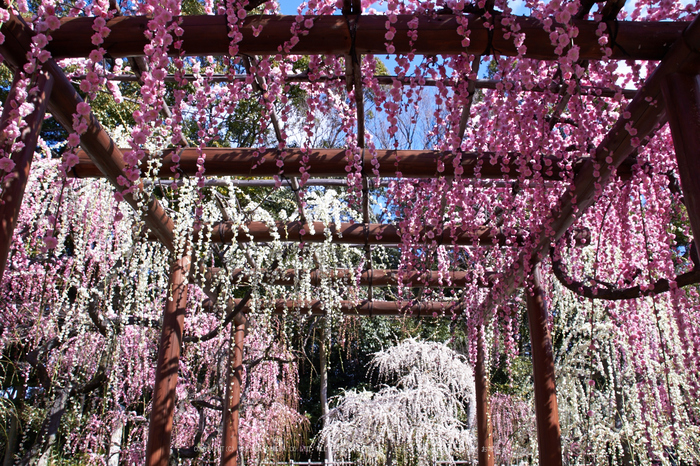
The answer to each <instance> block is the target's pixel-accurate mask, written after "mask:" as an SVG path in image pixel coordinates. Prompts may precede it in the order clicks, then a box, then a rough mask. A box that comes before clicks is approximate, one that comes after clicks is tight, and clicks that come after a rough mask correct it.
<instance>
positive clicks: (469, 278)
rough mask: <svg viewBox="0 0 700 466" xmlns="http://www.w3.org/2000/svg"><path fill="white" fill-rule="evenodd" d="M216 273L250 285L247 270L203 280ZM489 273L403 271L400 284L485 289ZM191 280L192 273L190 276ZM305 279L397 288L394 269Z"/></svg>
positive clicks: (282, 277) (286, 279)
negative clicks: (442, 274) (475, 286)
mask: <svg viewBox="0 0 700 466" xmlns="http://www.w3.org/2000/svg"><path fill="white" fill-rule="evenodd" d="M219 273H226V275H227V277H228V281H230V282H231V283H236V284H247V283H250V279H251V278H250V275H249V274H250V271H249V270H243V269H235V270H233V271H232V272H231V273H227V272H224V271H223V269H219V268H212V269H209V270H208V271H207V275H206V279H207V281H208V282H209V281H210V280H212V278H213V277H214V276H216V275H217V274H219ZM493 275H494V273H493V272H486V274H485V275H484V276H475V274H474V273H473V272H463V271H456V272H448V273H447V274H446V276H444V279H443V278H442V277H441V275H440V273H438V272H437V271H427V272H418V271H404V272H403V280H402V281H401V284H403V285H404V286H409V287H430V288H442V287H447V286H448V285H447V283H446V282H447V280H449V281H450V285H449V286H450V287H459V288H462V287H465V286H469V285H471V284H472V283H473V281H474V280H476V282H477V285H478V286H479V287H482V288H487V287H489V286H490V285H491V284H490V282H489V279H490V277H492V276H493ZM297 276H300V279H305V277H306V273H304V272H303V271H298V270H293V269H287V270H280V271H278V272H273V273H269V274H265V278H264V283H266V284H270V285H278V286H290V285H294V282H295V281H296V279H297ZM191 278H192V279H194V274H192V276H191ZM308 279H309V280H310V281H311V285H313V286H320V285H321V283H322V282H323V280H324V279H326V280H332V281H346V282H348V283H349V284H351V283H355V280H356V279H359V280H358V284H359V286H370V285H371V286H397V285H399V271H398V270H381V269H374V270H361V271H360V272H359V273H358V272H356V271H353V270H348V269H331V270H326V271H320V270H317V269H316V270H312V271H310V272H309V274H308Z"/></svg>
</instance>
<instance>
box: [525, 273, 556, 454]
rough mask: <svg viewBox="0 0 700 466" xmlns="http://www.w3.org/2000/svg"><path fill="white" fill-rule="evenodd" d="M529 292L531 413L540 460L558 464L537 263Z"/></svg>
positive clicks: (551, 366)
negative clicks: (532, 407)
mask: <svg viewBox="0 0 700 466" xmlns="http://www.w3.org/2000/svg"><path fill="white" fill-rule="evenodd" d="M531 282H532V295H531V294H530V293H527V320H528V322H529V324H530V342H531V344H532V372H533V379H534V381H535V414H536V416H537V443H538V445H539V449H540V464H546V465H547V466H561V464H562V455H561V429H560V427H559V408H558V405H557V390H556V382H555V380H554V354H553V352H552V337H551V335H550V333H549V327H548V326H547V309H546V307H545V303H544V291H543V290H542V287H541V272H540V266H539V264H537V265H535V267H534V270H533V272H532V281H531Z"/></svg>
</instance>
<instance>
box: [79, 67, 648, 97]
mask: <svg viewBox="0 0 700 466" xmlns="http://www.w3.org/2000/svg"><path fill="white" fill-rule="evenodd" d="M374 77H375V78H376V79H377V82H378V83H379V84H386V85H392V84H393V83H394V80H396V81H398V82H400V83H402V84H404V85H409V84H411V82H415V80H416V78H415V77H414V76H404V77H399V76H386V75H375V76H374ZM86 78H87V75H84V74H83V75H78V76H74V77H73V79H74V80H76V81H82V80H84V79H86ZM183 78H184V79H185V80H186V81H195V80H196V79H198V77H197V76H195V75H192V74H186V75H184V77H183ZM108 79H109V80H110V81H119V82H137V81H138V76H136V75H133V74H117V75H109V76H108ZM341 79H346V77H345V76H320V77H318V78H317V79H315V80H314V82H325V81H334V80H341ZM207 80H208V81H209V82H213V83H227V82H230V81H232V80H233V81H245V80H246V75H241V74H237V75H234V76H230V75H228V74H214V75H212V76H211V77H209V76H207ZM163 81H164V82H166V83H174V82H177V81H176V80H175V76H174V75H172V74H169V75H166V76H165V77H164V78H163ZM284 81H285V82H287V83H299V82H303V83H308V82H310V80H309V75H308V72H306V73H301V74H290V75H287V76H286V77H285V78H284ZM472 82H473V83H474V88H475V89H498V87H499V85H500V86H503V88H507V85H510V87H511V88H512V87H513V86H515V84H516V83H515V82H513V81H508V80H500V79H475V80H472ZM441 83H443V84H444V85H445V86H448V87H450V86H454V85H455V82H454V81H453V80H450V79H448V80H445V81H441ZM421 85H422V86H431V87H433V86H436V85H437V81H436V80H434V79H424V80H422V81H421ZM561 88H562V86H561V85H559V84H556V83H554V84H551V85H549V86H546V87H544V86H533V87H532V88H530V89H528V88H523V89H521V91H522V92H545V91H550V92H560V91H561ZM578 91H579V94H580V95H590V96H594V97H615V95H616V94H618V93H622V95H623V96H624V97H626V98H628V99H631V98H633V97H634V95H635V94H636V93H637V90H636V89H619V90H618V89H611V88H609V87H600V86H579V88H578Z"/></svg>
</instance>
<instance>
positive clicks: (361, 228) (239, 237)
mask: <svg viewBox="0 0 700 466" xmlns="http://www.w3.org/2000/svg"><path fill="white" fill-rule="evenodd" d="M313 227H314V232H313V233H311V232H310V227H309V225H308V224H303V223H302V222H275V223H274V224H273V225H272V226H268V224H267V223H265V222H247V223H244V224H241V225H238V224H234V223H232V222H221V223H217V224H214V225H211V226H206V227H204V228H205V230H204V232H205V234H207V235H209V234H211V241H212V242H213V243H226V244H227V243H232V242H233V241H236V242H238V243H248V242H258V243H270V242H273V241H275V240H279V241H282V242H295V243H300V242H305V243H323V242H326V241H330V242H332V243H336V244H354V245H364V244H382V245H398V244H403V232H402V231H400V229H399V228H398V227H397V226H395V225H391V224H380V223H371V224H369V225H363V224H362V223H341V224H340V225H337V224H333V223H331V224H329V225H325V224H324V223H322V222H313ZM200 231H201V230H199V229H198V230H196V231H195V238H197V237H198V235H199V234H200ZM413 233H415V234H419V235H421V237H425V236H426V235H428V234H429V233H432V234H433V238H432V239H434V240H435V241H437V242H438V243H439V244H443V245H452V244H457V245H459V246H495V245H499V246H514V245H518V244H522V243H523V241H524V239H525V235H524V233H518V234H516V235H514V236H506V235H504V234H503V233H501V232H500V230H498V229H496V228H490V227H485V226H480V227H477V228H475V229H474V230H470V231H457V232H456V233H455V235H454V237H453V235H452V234H451V232H450V230H449V229H446V230H438V229H432V228H428V227H423V229H422V230H420V231H416V232H413ZM327 235H328V236H327ZM575 236H576V240H577V242H578V243H579V244H588V240H589V236H590V232H589V231H588V230H585V229H581V230H578V231H577V232H576V235H575ZM428 241H430V240H428Z"/></svg>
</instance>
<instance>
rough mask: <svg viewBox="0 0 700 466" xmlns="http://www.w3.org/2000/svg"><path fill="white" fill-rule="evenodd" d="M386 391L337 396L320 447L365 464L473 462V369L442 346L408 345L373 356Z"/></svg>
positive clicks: (373, 365) (414, 342)
mask: <svg viewBox="0 0 700 466" xmlns="http://www.w3.org/2000/svg"><path fill="white" fill-rule="evenodd" d="M370 367H371V369H370V370H371V371H373V372H376V375H377V378H378V380H379V381H381V382H386V383H389V384H391V385H383V386H382V387H381V388H380V389H379V390H378V391H376V392H371V391H367V390H362V391H356V390H348V391H347V392H345V394H343V395H341V396H339V397H337V398H336V401H337V403H338V404H337V405H336V406H335V408H333V409H332V410H331V411H330V412H329V413H328V422H327V423H326V425H325V427H324V428H323V430H322V431H321V432H320V434H319V444H322V443H330V444H331V445H333V446H334V448H335V451H336V455H337V456H338V457H342V458H345V459H348V460H350V459H352V460H357V461H359V462H360V463H361V464H373V465H377V464H385V465H391V464H394V463H395V462H397V461H399V462H400V464H430V463H431V462H434V461H438V460H441V461H445V460H446V461H450V460H453V459H470V458H473V457H474V450H475V445H474V440H475V439H474V433H473V432H472V429H471V427H472V425H473V423H474V417H475V392H474V371H473V370H472V368H471V366H470V365H469V363H468V362H467V361H466V359H465V358H464V356H462V355H460V354H459V353H457V352H455V351H454V350H452V349H450V348H449V347H448V346H447V345H445V344H442V343H435V342H428V341H417V340H414V339H407V340H405V341H403V342H402V343H400V344H399V345H397V346H394V347H391V348H389V349H386V350H383V351H379V352H377V353H375V355H374V357H373V358H372V360H371V363H370Z"/></svg>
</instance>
